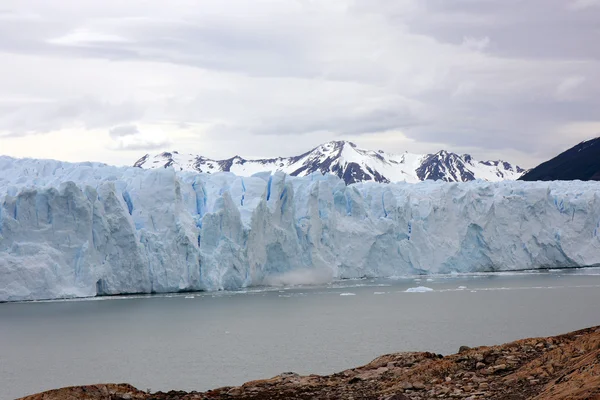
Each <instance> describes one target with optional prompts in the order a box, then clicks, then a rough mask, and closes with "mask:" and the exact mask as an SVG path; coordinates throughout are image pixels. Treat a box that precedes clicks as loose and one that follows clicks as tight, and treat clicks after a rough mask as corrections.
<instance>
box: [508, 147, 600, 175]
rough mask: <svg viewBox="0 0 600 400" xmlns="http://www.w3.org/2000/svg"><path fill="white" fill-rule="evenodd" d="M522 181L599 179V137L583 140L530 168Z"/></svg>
mask: <svg viewBox="0 0 600 400" xmlns="http://www.w3.org/2000/svg"><path fill="white" fill-rule="evenodd" d="M519 179H520V180H523V181H555V180H562V181H571V180H581V181H588V180H590V181H600V137H597V138H594V139H589V140H584V141H583V142H581V143H579V144H576V145H575V146H573V147H571V148H570V149H568V150H565V151H563V152H562V153H560V154H559V155H557V156H556V157H554V158H551V159H550V160H548V161H546V162H543V163H542V164H540V165H538V166H537V167H535V168H532V169H530V170H529V171H527V172H526V173H525V174H523V175H522V176H521V177H520V178H519Z"/></svg>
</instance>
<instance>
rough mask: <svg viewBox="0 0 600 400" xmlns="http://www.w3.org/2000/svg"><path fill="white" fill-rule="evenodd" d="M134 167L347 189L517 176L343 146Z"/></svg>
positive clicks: (490, 167) (456, 161)
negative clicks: (322, 178)
mask: <svg viewBox="0 0 600 400" xmlns="http://www.w3.org/2000/svg"><path fill="white" fill-rule="evenodd" d="M134 166H136V167H140V168H159V167H164V168H168V167H172V168H175V169H178V170H190V171H197V172H203V173H209V174H210V173H215V172H221V171H227V172H233V173H235V174H237V175H241V176H250V175H253V174H255V173H258V172H265V171H270V172H275V171H283V172H285V173H287V174H290V175H294V176H306V175H310V174H312V173H315V172H319V173H322V174H326V173H329V174H333V175H337V176H338V177H340V178H342V179H343V180H344V182H346V184H352V183H358V182H364V181H376V182H398V181H405V182H412V183H415V182H419V181H422V180H427V179H433V180H445V181H448V182H464V181H469V180H474V179H483V180H488V181H499V180H504V179H516V178H518V177H519V175H520V173H519V172H518V169H519V168H518V167H517V169H515V168H513V167H512V166H511V165H510V164H509V163H505V162H502V161H501V162H480V161H475V160H473V158H472V157H471V156H470V155H468V154H465V155H463V156H460V155H458V154H455V153H451V152H448V151H446V150H441V151H439V152H437V153H435V154H427V155H420V154H411V153H408V152H404V153H402V154H400V155H395V154H390V153H386V152H385V151H383V150H377V151H372V150H366V149H361V148H359V147H358V146H357V145H356V144H355V143H353V142H350V141H346V140H333V141H330V142H327V143H323V144H321V145H319V146H317V147H315V148H313V149H312V150H310V151H308V152H306V153H304V154H301V155H298V156H295V157H287V158H285V157H278V158H270V159H258V160H249V159H245V158H243V157H241V156H235V157H232V158H228V159H226V160H212V159H209V158H206V157H203V156H194V155H181V154H179V153H178V152H176V151H172V152H163V153H160V154H157V155H155V156H151V155H149V154H147V155H145V156H144V157H142V158H140V159H139V160H138V161H137V162H136V163H135V164H134Z"/></svg>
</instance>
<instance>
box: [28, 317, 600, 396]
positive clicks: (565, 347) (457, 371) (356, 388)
mask: <svg viewBox="0 0 600 400" xmlns="http://www.w3.org/2000/svg"><path fill="white" fill-rule="evenodd" d="M453 398H454V399H468V400H474V399H497V400H524V399H532V400H533V399H535V400H559V399H565V400H566V399H569V400H584V399H600V327H595V328H590V329H585V330H581V331H577V332H572V333H569V334H566V335H561V336H556V337H548V338H535V339H524V340H519V341H516V342H513V343H508V344H505V345H501V346H493V347H478V348H473V349H471V348H468V347H461V349H460V351H459V353H457V354H453V355H450V356H446V357H443V356H441V355H438V354H433V353H398V354H390V355H386V356H382V357H379V358H377V359H376V360H374V361H372V362H371V363H369V364H367V365H365V366H362V367H359V368H353V369H349V370H347V371H343V372H340V373H337V374H333V375H329V376H319V375H309V376H300V375H297V374H294V373H284V374H281V375H279V376H276V377H274V378H272V379H266V380H259V381H252V382H248V383H245V384H244V385H242V386H239V387H224V388H220V389H216V390H211V391H208V392H204V393H200V392H190V393H187V392H181V391H171V392H169V393H162V392H157V393H146V392H143V391H140V390H138V389H136V388H134V387H133V386H131V385H127V384H120V385H115V384H107V385H93V386H78V387H70V388H64V389H58V390H52V391H49V392H45V393H40V394H36V395H32V396H28V397H24V398H23V399H21V400H75V399H77V400H79V399H85V400H117V399H121V400H125V399H129V400H192V399H194V400H195V399H207V400H208V399H211V400H212V399H231V400H235V399H257V400H262V399H273V400H276V399H354V400H358V399H373V400H384V399H385V400H408V399H414V400H417V399H453Z"/></svg>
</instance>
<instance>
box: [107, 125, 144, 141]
mask: <svg viewBox="0 0 600 400" xmlns="http://www.w3.org/2000/svg"><path fill="white" fill-rule="evenodd" d="M138 133H140V131H139V129H138V127H137V126H135V125H121V126H116V127H114V128H112V129H111V130H109V131H108V134H109V135H110V137H112V138H113V139H114V138H119V137H123V136H130V135H135V134H138Z"/></svg>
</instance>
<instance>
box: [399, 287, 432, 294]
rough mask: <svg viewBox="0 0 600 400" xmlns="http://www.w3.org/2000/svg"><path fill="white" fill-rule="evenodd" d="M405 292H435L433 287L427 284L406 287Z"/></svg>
mask: <svg viewBox="0 0 600 400" xmlns="http://www.w3.org/2000/svg"><path fill="white" fill-rule="evenodd" d="M404 292H405V293H426V292H433V289H432V288H428V287H426V286H418V287H412V288H409V289H406V290H405V291H404Z"/></svg>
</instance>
